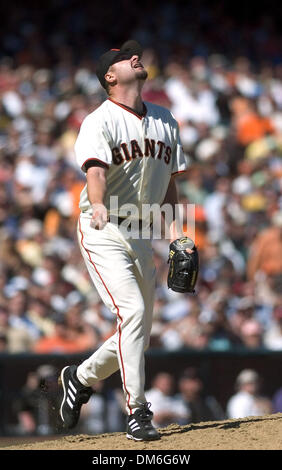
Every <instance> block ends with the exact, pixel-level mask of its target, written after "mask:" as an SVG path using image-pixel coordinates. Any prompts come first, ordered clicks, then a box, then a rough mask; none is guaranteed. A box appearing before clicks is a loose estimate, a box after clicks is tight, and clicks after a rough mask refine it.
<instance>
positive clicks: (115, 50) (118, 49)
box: [111, 49, 120, 51]
mask: <svg viewBox="0 0 282 470" xmlns="http://www.w3.org/2000/svg"><path fill="white" fill-rule="evenodd" d="M111 51H120V49H111Z"/></svg>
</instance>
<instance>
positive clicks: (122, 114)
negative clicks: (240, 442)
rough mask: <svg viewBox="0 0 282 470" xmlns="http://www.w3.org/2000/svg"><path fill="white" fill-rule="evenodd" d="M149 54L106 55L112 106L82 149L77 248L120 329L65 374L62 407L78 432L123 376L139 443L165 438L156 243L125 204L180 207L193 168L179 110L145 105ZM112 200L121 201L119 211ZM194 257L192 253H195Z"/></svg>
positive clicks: (134, 48)
mask: <svg viewBox="0 0 282 470" xmlns="http://www.w3.org/2000/svg"><path fill="white" fill-rule="evenodd" d="M141 56H142V48H141V46H140V44H138V43H137V42H136V41H132V40H130V41H127V42H126V43H124V44H123V45H122V47H121V48H120V49H111V50H110V51H108V52H106V53H105V54H103V55H102V56H101V57H100V59H99V62H98V66H97V72H96V73H97V76H98V78H99V80H100V83H101V85H102V86H103V87H104V88H105V90H106V91H107V94H108V99H107V100H105V102H104V103H103V104H102V105H100V106H99V107H98V109H96V110H95V111H94V112H92V113H90V114H89V115H88V116H87V117H86V118H85V120H84V121H83V123H82V125H81V129H80V132H79V135H78V138H77V141H76V144H75V153H76V158H77V163H78V165H79V166H80V167H81V169H82V170H83V171H84V172H85V174H86V185H85V187H84V189H83V190H82V193H81V198H80V210H81V213H80V217H79V220H78V241H79V244H80V248H81V253H82V256H83V258H84V261H85V263H86V266H87V268H88V271H89V274H90V277H91V279H92V281H93V283H94V285H95V287H96V289H97V291H98V292H99V294H100V296H101V298H102V300H103V302H104V303H105V305H106V306H107V307H108V308H109V309H110V310H111V311H112V312H113V313H114V314H115V315H116V318H117V330H116V333H115V334H114V335H113V336H112V337H111V338H109V339H108V340H107V341H106V342H105V343H104V344H102V345H101V347H100V348H99V349H98V350H96V351H95V352H94V354H92V355H91V356H90V357H89V358H88V359H86V360H85V361H84V362H82V363H81V364H80V365H79V366H78V367H77V366H76V365H70V366H67V367H65V368H64V369H63V370H62V372H61V383H62V386H63V392H64V396H63V399H62V403H61V408H60V415H61V418H62V420H63V423H64V426H65V427H66V428H68V429H70V428H73V427H74V426H75V425H76V424H77V422H78V419H79V415H80V409H81V406H82V404H83V403H86V402H87V401H88V399H89V397H90V395H91V393H92V388H91V387H92V386H93V385H95V383H96V382H98V381H101V380H104V379H105V378H107V377H109V376H110V375H111V374H113V373H114V372H116V371H117V370H120V374H121V380H122V385H123V390H124V396H125V402H126V409H127V412H128V421H127V437H128V438H129V439H134V440H137V441H142V440H153V439H159V438H160V435H159V433H158V431H157V430H156V429H155V428H154V427H153V426H152V423H151V421H152V417H153V413H152V411H151V410H150V404H149V403H147V402H146V397H145V394H144V382H145V369H144V351H145V350H146V349H147V348H148V346H149V341H150V331H151V326H152V313H153V301H154V288H155V266H154V264H153V253H152V246H151V240H150V239H148V238H142V237H139V238H136V237H131V238H130V237H125V236H124V234H123V232H122V231H121V230H120V226H121V224H122V222H123V221H124V217H123V216H122V215H121V214H120V212H119V210H120V208H121V206H122V205H123V204H134V205H135V206H136V207H137V208H138V209H141V207H142V204H154V203H157V204H160V205H162V204H163V203H164V202H165V203H169V204H171V205H172V206H173V207H175V205H176V204H177V202H178V201H177V192H176V186H175V181H174V177H175V175H177V174H178V173H181V172H183V171H185V170H186V167H187V163H186V160H185V157H184V154H183V149H182V146H181V143H180V140H179V130H178V125H177V123H176V121H175V119H174V118H173V116H172V115H171V113H170V111H169V110H167V109H165V108H163V107H160V106H157V105H154V104H151V103H148V102H143V101H142V98H141V90H142V87H143V84H144V82H145V80H146V78H147V72H146V70H145V69H144V67H143V65H142V62H141ZM111 196H118V206H117V208H116V210H114V209H113V210H112V212H114V213H111V204H110V198H111ZM140 213H141V212H140ZM141 222H142V220H141V219H140V220H139V221H138V223H141ZM170 234H171V240H174V239H175V238H178V237H181V236H182V233H181V232H180V231H179V230H178V229H177V226H176V218H175V217H174V218H173V220H172V222H171V225H170ZM187 251H188V252H191V251H190V249H189V247H188V248H187Z"/></svg>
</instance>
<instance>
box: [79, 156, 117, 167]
mask: <svg viewBox="0 0 282 470" xmlns="http://www.w3.org/2000/svg"><path fill="white" fill-rule="evenodd" d="M90 161H95V162H99V163H102V164H103V165H104V166H105V167H106V168H107V169H109V168H110V167H109V165H108V164H107V163H106V162H103V160H99V158H87V160H85V162H84V163H83V165H81V168H83V167H84V165H85V163H87V162H90Z"/></svg>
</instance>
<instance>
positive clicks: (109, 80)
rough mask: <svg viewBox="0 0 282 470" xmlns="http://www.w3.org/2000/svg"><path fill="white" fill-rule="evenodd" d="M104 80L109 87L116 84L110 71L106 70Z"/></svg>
mask: <svg viewBox="0 0 282 470" xmlns="http://www.w3.org/2000/svg"><path fill="white" fill-rule="evenodd" d="M105 79H106V82H107V83H108V84H109V85H115V83H116V76H115V73H114V72H113V71H112V70H110V69H109V70H108V71H107V73H106V74H105Z"/></svg>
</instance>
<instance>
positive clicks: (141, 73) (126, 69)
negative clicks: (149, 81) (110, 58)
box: [110, 55, 148, 84]
mask: <svg viewBox="0 0 282 470" xmlns="http://www.w3.org/2000/svg"><path fill="white" fill-rule="evenodd" d="M110 72H111V73H112V74H114V75H115V78H116V81H117V83H119V84H127V83H128V84H130V83H132V82H134V81H136V80H138V81H139V80H140V81H142V80H143V81H145V80H146V78H147V76H148V73H147V71H146V70H145V69H144V66H143V64H142V62H141V61H140V59H139V57H138V55H133V56H132V57H131V58H130V59H126V60H121V61H120V62H116V63H115V64H113V65H112V66H111V67H110Z"/></svg>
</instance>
